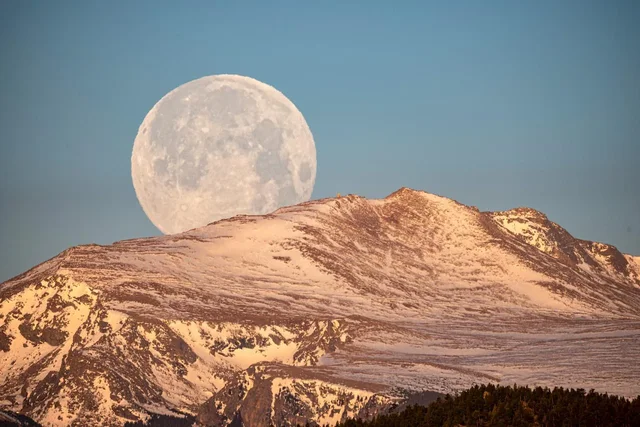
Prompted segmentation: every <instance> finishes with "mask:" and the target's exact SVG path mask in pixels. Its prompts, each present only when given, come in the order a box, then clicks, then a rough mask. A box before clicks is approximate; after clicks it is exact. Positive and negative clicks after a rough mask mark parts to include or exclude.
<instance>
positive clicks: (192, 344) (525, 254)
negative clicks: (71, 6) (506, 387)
mask: <svg viewBox="0 0 640 427" xmlns="http://www.w3.org/2000/svg"><path fill="white" fill-rule="evenodd" d="M638 261H640V258H638V257H633V256H630V255H624V254H620V253H619V252H618V251H617V250H616V249H615V248H613V247H612V246H609V245H603V244H600V243H596V242H587V241H584V240H579V239H575V238H573V237H572V236H571V235H570V234H569V233H568V232H566V230H564V229H563V228H562V227H561V226H560V225H558V224H553V223H550V222H549V220H548V219H547V218H546V217H545V216H544V215H542V214H540V213H539V212H535V211H533V210H530V209H519V210H513V211H507V212H499V213H492V212H480V211H478V210H477V209H474V208H472V207H468V206H465V205H462V204H460V203H457V202H455V201H453V200H450V199H447V198H444V197H439V196H436V195H433V194H428V193H424V192H419V191H414V190H410V189H401V190H399V191H397V192H395V193H393V194H392V195H390V196H388V197H386V198H385V199H381V200H367V199H364V198H362V197H358V196H353V195H349V196H345V197H340V198H336V199H325V200H318V201H311V202H307V203H303V204H300V205H297V206H292V207H287V208H282V209H279V210H278V211H276V212H275V213H274V214H269V215H264V216H237V217H234V218H232V219H226V220H222V221H219V222H216V223H214V224H211V225H208V226H206V227H202V228H199V229H196V230H192V231H189V232H186V233H182V234H176V235H170V236H161V237H154V238H146V239H135V240H128V241H122V242H117V243H115V244H113V245H108V246H98V245H87V246H79V247H74V248H71V249H69V250H67V251H65V252H63V253H61V254H60V255H58V256H57V257H55V258H53V259H51V260H49V261H47V262H45V263H43V264H41V265H39V266H36V267H34V268H33V269H32V270H29V271H28V272H26V273H24V274H23V275H21V276H18V277H16V278H14V279H12V280H10V281H8V282H5V283H3V284H2V285H0V396H1V397H2V400H0V409H7V410H11V411H14V412H23V413H25V414H26V415H29V416H30V417H32V418H34V419H35V420H36V421H38V422H40V423H42V424H45V425H54V426H67V425H78V426H84V425H106V426H111V425H112V426H119V425H123V424H124V423H125V422H126V421H131V420H135V419H144V418H146V417H147V416H148V415H149V414H173V415H176V416H180V413H184V414H189V415H190V416H191V417H193V419H194V420H196V421H197V422H199V423H200V424H201V425H208V426H216V425H228V424H230V423H232V422H234V420H235V422H236V423H240V422H242V423H243V425H245V426H259V427H261V426H268V425H287V424H289V425H296V424H302V425H304V424H305V423H306V421H309V422H312V423H318V424H320V425H324V424H327V423H328V424H329V425H335V422H336V421H340V420H343V419H345V418H346V417H351V416H357V417H363V418H367V417H371V416H373V415H375V414H376V413H379V412H384V411H386V410H388V409H389V408H390V407H391V406H393V405H395V404H397V403H400V404H401V403H402V402H403V401H407V399H415V395H416V394H418V393H422V394H424V393H426V392H429V391H430V392H438V393H446V392H454V391H457V390H461V389H463V388H467V387H469V386H471V385H473V384H474V383H487V382H494V383H495V382H502V383H506V384H513V383H518V384H528V385H532V386H533V385H542V386H551V387H553V386H564V387H580V388H584V389H587V390H588V389H591V388H594V389H595V390H597V391H600V392H608V393H611V394H617V395H622V396H627V397H634V396H637V395H638V394H640V364H638V363H637V361H638V360H640V315H639V313H640V279H639V277H640V265H639V263H638ZM427 395H429V394H427ZM429 396H433V395H432V394H431V395H429ZM409 401H415V400H409ZM190 419H191V418H190ZM236 425H237V424H236Z"/></svg>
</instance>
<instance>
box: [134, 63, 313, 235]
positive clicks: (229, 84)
mask: <svg viewBox="0 0 640 427" xmlns="http://www.w3.org/2000/svg"><path fill="white" fill-rule="evenodd" d="M131 175H132V179H133V185H134V188H135V191H136V195H137V196H138V200H139V201H140V204H141V205H142V208H143V209H144V211H145V213H146V214H147V216H148V217H149V219H150V220H151V221H152V222H153V223H154V224H155V226H156V227H158V229H160V231H162V232H163V233H165V234H173V233H179V232H182V231H185V230H189V229H192V228H196V227H200V226H203V225H206V224H209V223H211V222H213V221H216V220H219V219H222V218H227V217H231V216H234V215H237V214H265V213H269V212H272V211H274V210H276V209H277V208H279V207H282V206H288V205H294V204H297V203H300V202H303V201H307V200H309V198H310V197H311V192H312V191H313V185H314V183H315V177H316V149H315V143H314V141H313V136H312V134H311V131H310V130H309V126H308V125H307V122H306V121H305V119H304V117H303V116H302V114H301V113H300V111H299V110H298V109H297V108H296V106H295V105H293V103H292V102H291V101H289V99H287V97H286V96H284V95H283V94H282V93H280V92H279V91H278V90H276V89H275V88H273V87H271V86H269V85H266V84H264V83H261V82H259V81H257V80H254V79H252V78H249V77H243V76H235V75H216V76H208V77H203V78H200V79H197V80H193V81H191V82H188V83H185V84H184V85H182V86H180V87H178V88H176V89H174V90H173V91H171V92H169V93H168V94H167V95H165V96H164V97H163V98H162V99H161V100H160V101H158V103H157V104H156V105H155V106H154V107H153V108H152V109H151V111H149V113H148V114H147V116H146V117H145V119H144V121H143V122H142V124H141V125H140V129H139V130H138V135H137V136H136V139H135V142H134V145H133V154H132V156H131Z"/></svg>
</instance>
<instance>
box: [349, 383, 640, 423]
mask: <svg viewBox="0 0 640 427" xmlns="http://www.w3.org/2000/svg"><path fill="white" fill-rule="evenodd" d="M432 426H438V427H440V426H446V427H448V426H505V427H507V426H541V427H542V426H549V427H553V426H580V427H590V426H593V427H596V426H598V427H602V426H616V427H618V426H628V427H638V426H640V396H638V397H636V398H635V399H633V400H628V399H625V398H622V397H618V396H613V395H609V394H606V393H605V394H602V393H596V392H595V391H593V390H591V391H589V392H586V391H585V390H583V389H565V388H562V387H556V388H554V389H553V390H550V389H549V388H542V387H536V388H533V389H532V388H529V387H521V386H517V385H513V386H500V385H493V384H487V385H476V386H474V387H472V388H470V389H468V390H464V391H462V392H460V393H458V394H456V395H446V396H444V397H441V398H438V399H437V400H436V401H435V402H432V403H431V404H429V405H428V406H410V407H408V408H406V409H404V410H402V411H399V412H398V413H389V414H386V415H381V416H378V417H376V418H374V419H373V420H369V421H362V420H355V419H349V420H347V421H345V422H343V423H340V424H337V427H432Z"/></svg>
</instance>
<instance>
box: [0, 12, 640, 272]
mask: <svg viewBox="0 0 640 427" xmlns="http://www.w3.org/2000/svg"><path fill="white" fill-rule="evenodd" d="M344 3H350V4H344ZM356 3H359V4H356ZM183 5H188V6H183ZM638 22H640V2H638V1H634V0H630V1H610V2H609V1H598V2H595V1H587V0H583V1H561V0H552V1H531V2H513V1H482V2H480V1H475V0H474V1H468V2H464V1H458V2H447V1H442V2H427V1H417V2H409V1H404V2H391V1H388V2H386V4H383V2H371V1H367V2H365V1H362V2H294V1H291V2H279V1H275V2H263V1H256V2H243V1H238V2H222V1H220V2H213V1H205V2H196V1H189V2H176V1H171V2H160V1H148V2H144V1H77V2H71V1H55V2H54V1H38V2H36V1H22V0H17V1H16V0H5V1H2V2H0V59H1V63H0V64H1V65H0V93H1V96H0V144H1V145H0V236H1V238H2V242H1V244H0V281H2V280H5V279H8V278H9V277H11V276H13V275H16V274H19V273H21V272H23V271H24V270H26V269H28V268H30V267H32V266H33V265H35V264H37V263H39V262H42V261H44V260H46V259H48V258H50V257H52V256H54V255H56V254H57V253H59V252H60V251H62V250H64V249H66V248H67V247H69V246H72V245H78V244H83V243H92V242H94V243H101V244H107V243H111V242H113V241H116V240H121V239H128V238H134V237H140V236H151V235H157V234H159V232H158V230H157V229H156V228H155V227H154V226H153V225H152V224H151V222H150V221H149V220H148V219H147V217H146V216H145V214H144V212H143V211H142V209H141V207H140V205H139V203H138V201H137V199H136V196H135V192H134V190H133V186H132V183H131V174H130V159H131V150H132V146H133V140H134V138H135V135H136V132H137V129H138V126H139V125H140V123H141V121H142V119H143V118H144V117H145V115H146V114H147V112H148V111H149V109H150V108H151V107H152V106H153V105H154V104H155V103H156V102H157V101H158V100H159V99H160V98H161V97H162V96H164V95H165V94H166V93H167V92H169V91H170V90H172V89H173V88H175V87H177V86H179V85H181V84H183V83H185V82H187V81H190V80H193V79H196V78H199V77H202V76H205V75H210V74H221V73H231V74H242V75H247V76H251V77H254V78H256V79H258V80H261V81H263V82H265V83H268V84H270V85H273V86H274V87H276V88H277V89H279V90H280V91H282V92H283V93H284V94H285V95H286V96H288V97H289V98H290V99H291V100H292V101H293V102H294V103H295V104H296V105H297V106H298V108H299V109H300V110H301V111H302V113H303V114H304V115H305V117H306V119H307V122H308V123H309V126H310V128H311V130H312V132H313V134H314V137H315V141H316V147H317V152H318V174H317V179H316V187H315V190H314V194H313V197H314V198H321V197H328V196H334V195H335V194H336V193H337V192H340V193H342V194H347V193H356V194H359V195H362V196H366V197H371V198H378V197H384V196H386V195H387V194H389V193H391V192H392V191H394V190H396V189H398V188H399V187H402V186H408V187H412V188H416V189H423V190H426V191H429V192H432V193H437V194H441V195H444V196H447V197H451V198H454V199H456V200H458V201H460V202H462V203H465V204H469V205H475V206H478V207H479V208H480V209H482V210H502V209H508V208H512V207H516V206H530V207H533V208H536V209H538V210H541V211H543V212H545V213H546V214H547V215H548V216H549V218H550V219H551V220H553V221H555V222H558V223H559V224H561V225H562V226H564V227H565V228H567V229H568V230H569V231H570V232H571V233H572V234H573V235H574V236H576V237H580V238H584V239H589V240H598V241H604V242H607V243H611V244H614V245H616V246H618V247H619V248H620V249H621V250H623V251H624V252H627V253H633V254H640V188H639V187H638V184H639V183H640V168H638V161H639V160H640V26H639V25H638Z"/></svg>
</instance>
